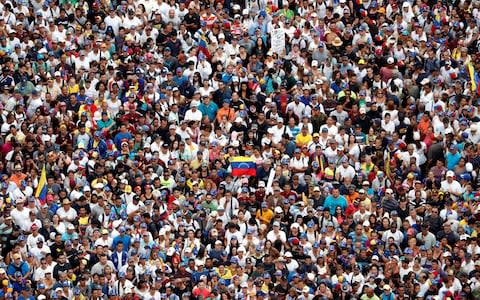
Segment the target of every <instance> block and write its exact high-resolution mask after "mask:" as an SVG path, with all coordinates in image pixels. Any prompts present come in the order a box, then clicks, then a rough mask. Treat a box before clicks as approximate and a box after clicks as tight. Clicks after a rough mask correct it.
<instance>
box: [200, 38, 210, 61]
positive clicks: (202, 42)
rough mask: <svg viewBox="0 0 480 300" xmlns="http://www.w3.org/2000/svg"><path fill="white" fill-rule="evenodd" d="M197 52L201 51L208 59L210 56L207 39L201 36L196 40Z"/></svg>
mask: <svg viewBox="0 0 480 300" xmlns="http://www.w3.org/2000/svg"><path fill="white" fill-rule="evenodd" d="M198 53H203V55H205V57H206V58H207V60H210V58H211V55H210V52H209V51H208V48H207V41H206V39H205V37H203V36H202V37H201V38H200V41H198Z"/></svg>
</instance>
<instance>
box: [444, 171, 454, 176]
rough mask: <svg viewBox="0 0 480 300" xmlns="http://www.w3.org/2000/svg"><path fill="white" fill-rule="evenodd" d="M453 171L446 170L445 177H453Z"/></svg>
mask: <svg viewBox="0 0 480 300" xmlns="http://www.w3.org/2000/svg"><path fill="white" fill-rule="evenodd" d="M453 176H455V173H454V172H453V171H448V172H447V175H446V177H453Z"/></svg>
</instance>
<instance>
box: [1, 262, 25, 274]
mask: <svg viewBox="0 0 480 300" xmlns="http://www.w3.org/2000/svg"><path fill="white" fill-rule="evenodd" d="M17 271H18V272H21V273H22V276H25V274H27V273H28V271H30V267H29V266H28V264H27V263H26V262H24V261H22V262H21V263H20V265H16V264H15V263H11V264H9V265H8V268H7V275H9V276H14V275H15V272H17Z"/></svg>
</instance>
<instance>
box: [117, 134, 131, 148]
mask: <svg viewBox="0 0 480 300" xmlns="http://www.w3.org/2000/svg"><path fill="white" fill-rule="evenodd" d="M123 139H127V140H131V139H132V135H131V134H130V132H125V133H122V132H119V133H117V134H116V135H115V139H114V142H115V146H117V149H121V148H122V140H123Z"/></svg>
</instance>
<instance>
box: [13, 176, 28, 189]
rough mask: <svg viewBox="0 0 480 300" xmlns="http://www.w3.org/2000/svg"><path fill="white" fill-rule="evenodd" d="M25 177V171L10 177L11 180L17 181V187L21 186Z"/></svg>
mask: <svg viewBox="0 0 480 300" xmlns="http://www.w3.org/2000/svg"><path fill="white" fill-rule="evenodd" d="M25 178H27V175H25V174H23V173H20V174H13V175H12V176H11V177H10V181H13V182H15V184H16V185H17V187H20V184H21V183H22V180H24V179H25Z"/></svg>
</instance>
